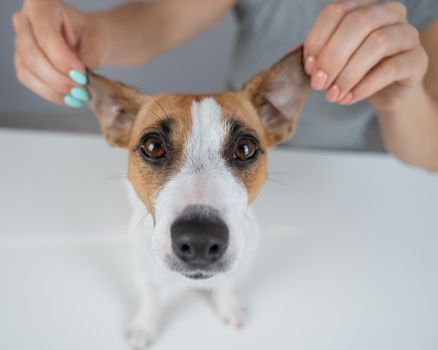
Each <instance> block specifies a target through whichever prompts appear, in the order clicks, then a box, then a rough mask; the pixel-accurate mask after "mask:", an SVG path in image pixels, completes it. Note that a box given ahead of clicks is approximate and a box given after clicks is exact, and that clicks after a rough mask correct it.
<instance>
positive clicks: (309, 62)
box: [304, 56, 315, 74]
mask: <svg viewBox="0 0 438 350" xmlns="http://www.w3.org/2000/svg"><path fill="white" fill-rule="evenodd" d="M314 68H315V57H313V56H309V57H307V58H306V62H305V63H304V70H305V71H306V73H307V74H312V72H313V69H314Z"/></svg>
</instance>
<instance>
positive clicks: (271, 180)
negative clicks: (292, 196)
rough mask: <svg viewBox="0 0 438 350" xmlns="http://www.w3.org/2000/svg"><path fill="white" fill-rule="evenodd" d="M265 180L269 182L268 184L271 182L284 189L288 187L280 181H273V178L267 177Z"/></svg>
mask: <svg viewBox="0 0 438 350" xmlns="http://www.w3.org/2000/svg"><path fill="white" fill-rule="evenodd" d="M266 180H267V181H270V182H273V183H276V184H279V185H282V186H284V187H289V186H288V185H287V184H286V183H284V182H282V181H279V180H277V179H273V178H270V177H268V178H267V179H266Z"/></svg>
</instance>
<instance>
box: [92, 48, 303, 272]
mask: <svg viewBox="0 0 438 350" xmlns="http://www.w3.org/2000/svg"><path fill="white" fill-rule="evenodd" d="M89 90H90V93H91V96H92V108H93V110H94V111H95V113H96V114H97V116H98V119H99V122H100V125H101V128H102V131H103V133H104V135H105V137H106V139H107V141H108V143H110V144H111V145H116V146H121V147H126V148H127V149H128V152H129V169H128V177H129V180H130V181H131V183H132V185H133V187H134V189H135V191H136V193H137V194H138V196H139V198H140V199H141V201H142V202H143V203H144V204H145V207H146V208H147V210H148V211H150V213H151V214H152V215H153V218H154V222H155V228H154V234H153V238H152V240H153V241H152V245H153V248H154V252H155V254H156V258H157V259H158V261H159V262H160V263H161V264H163V265H165V266H166V267H167V268H168V269H170V270H173V271H176V272H179V273H181V274H183V275H184V276H186V277H188V278H194V279H199V278H208V277H212V276H213V275H215V274H218V273H225V272H228V271H231V270H233V269H234V268H235V267H236V266H237V265H238V264H239V261H240V260H241V257H242V256H243V253H244V251H245V241H246V237H245V232H244V230H243V228H242V223H243V222H244V221H245V215H247V208H248V205H249V204H250V203H251V202H252V201H253V200H254V198H255V197H256V195H257V193H258V192H259V190H260V188H261V186H262V184H263V182H264V181H265V179H266V166H267V158H266V152H267V150H268V149H269V148H270V147H272V146H274V145H276V144H278V143H280V142H283V141H285V140H287V139H289V138H290V137H291V136H292V135H293V133H294V131H295V129H296V126H297V120H298V116H299V114H300V111H301V109H302V106H303V104H304V100H305V97H306V95H307V91H308V78H307V77H306V76H305V74H304V72H303V68H302V51H301V50H298V51H295V52H293V53H290V54H288V55H287V56H285V57H284V58H283V59H282V60H280V61H279V62H277V63H276V64H275V65H274V66H272V67H271V68H270V69H268V70H266V71H264V72H261V73H259V74H258V75H256V76H255V77H254V78H252V79H251V80H250V81H249V83H247V84H246V85H245V87H244V88H243V89H242V90H241V91H240V92H237V93H230V92H227V93H218V94H208V95H187V94H169V95H157V96H149V95H144V94H142V93H140V92H139V91H137V90H135V89H132V88H129V87H127V86H125V85H123V84H121V83H118V82H113V81H109V80H107V79H105V78H102V77H99V76H97V75H95V74H90V84H89ZM246 234H248V233H246Z"/></svg>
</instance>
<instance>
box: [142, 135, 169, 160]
mask: <svg viewBox="0 0 438 350" xmlns="http://www.w3.org/2000/svg"><path fill="white" fill-rule="evenodd" d="M140 147H141V151H142V152H143V154H144V155H145V156H146V157H148V158H150V159H159V158H163V157H164V156H165V155H166V148H165V146H164V143H163V140H162V139H161V138H160V137H159V136H156V135H151V136H148V137H146V138H145V139H144V140H143V142H142V144H141V146H140Z"/></svg>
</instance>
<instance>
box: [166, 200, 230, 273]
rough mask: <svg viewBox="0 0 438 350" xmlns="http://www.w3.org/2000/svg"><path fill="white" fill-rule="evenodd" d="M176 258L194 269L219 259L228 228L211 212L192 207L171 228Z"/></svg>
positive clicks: (211, 210) (222, 252)
mask: <svg viewBox="0 0 438 350" xmlns="http://www.w3.org/2000/svg"><path fill="white" fill-rule="evenodd" d="M170 233H171V237H172V249H173V251H174V253H175V255H176V256H177V257H179V258H180V259H181V260H183V261H185V262H186V263H188V264H189V265H191V266H193V267H195V268H206V267H208V266H209V265H210V264H212V263H214V262H215V261H217V260H219V259H220V258H221V257H222V256H223V255H224V253H225V250H226V249H227V246H228V227H227V225H226V224H225V222H224V221H223V220H222V219H221V218H220V217H219V215H218V214H217V213H216V212H215V210H214V209H209V208H208V207H201V206H192V207H190V208H187V209H185V210H184V211H183V213H182V214H181V215H180V217H179V218H178V219H176V220H175V222H174V223H173V224H172V226H171V228H170Z"/></svg>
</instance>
